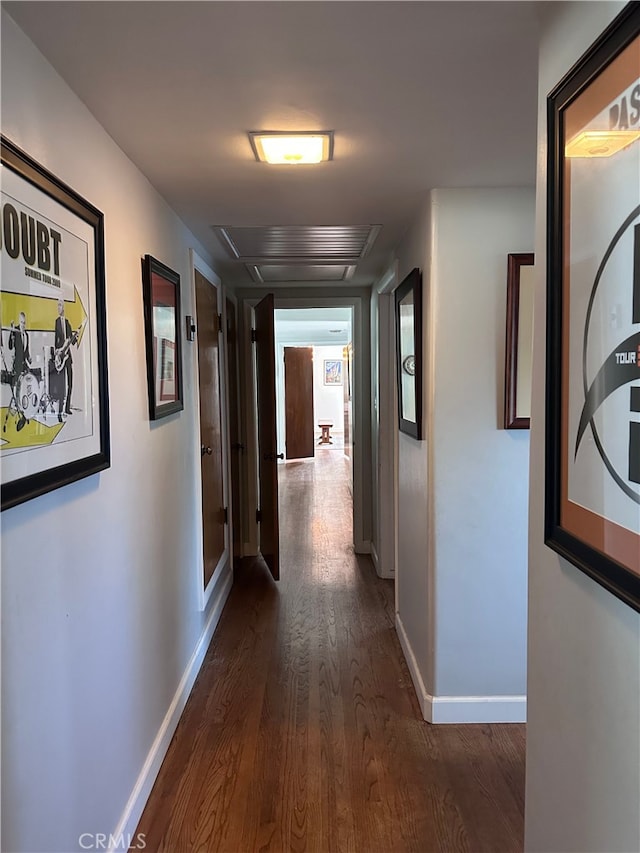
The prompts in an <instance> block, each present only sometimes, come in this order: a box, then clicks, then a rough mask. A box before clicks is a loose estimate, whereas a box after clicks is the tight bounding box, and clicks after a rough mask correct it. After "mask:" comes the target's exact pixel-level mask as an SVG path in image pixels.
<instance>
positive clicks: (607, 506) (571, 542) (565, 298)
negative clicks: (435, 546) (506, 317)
mask: <svg viewBox="0 0 640 853" xmlns="http://www.w3.org/2000/svg"><path fill="white" fill-rule="evenodd" d="M548 133H549V138H548V144H549V148H548V259H547V377H546V382H547V399H546V403H547V410H546V448H547V449H546V506H545V541H546V543H547V544H548V545H549V546H550V547H551V548H553V549H554V550H556V551H557V552H558V553H560V554H562V556H563V557H565V558H566V559H568V560H570V561H571V562H572V563H573V564H574V565H576V566H577V567H578V568H579V569H581V570H582V571H584V572H586V573H587V574H589V575H590V576H591V577H592V578H594V579H595V580H596V581H598V582H599V583H600V584H602V585H603V586H604V587H606V588H607V589H609V590H610V591H611V592H613V593H614V594H615V595H617V596H618V597H619V598H621V599H622V600H623V601H625V602H626V603H628V604H629V605H631V606H632V607H634V608H635V609H636V610H640V5H639V4H637V3H636V4H629V5H628V6H627V7H626V8H625V9H624V10H623V12H622V13H621V14H620V15H619V16H618V18H616V20H615V21H614V22H613V24H612V25H611V26H610V27H609V28H608V29H607V30H606V32H605V33H603V35H602V36H601V37H600V38H599V39H598V41H597V42H596V43H595V44H594V45H593V46H592V47H591V48H590V50H589V51H588V52H587V53H586V54H585V56H584V57H583V58H582V59H581V60H580V61H579V62H578V63H577V65H576V66H575V67H574V68H573V69H572V70H571V71H570V72H569V74H568V75H567V76H566V77H565V78H564V80H562V81H561V82H560V83H559V85H558V86H557V87H556V88H555V89H554V91H553V92H551V94H550V95H549V99H548Z"/></svg>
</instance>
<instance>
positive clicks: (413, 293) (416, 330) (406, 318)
mask: <svg viewBox="0 0 640 853" xmlns="http://www.w3.org/2000/svg"><path fill="white" fill-rule="evenodd" d="M395 303H396V371H397V382H398V429H399V430H400V432H404V433H406V434H407V435H410V436H412V438H417V439H418V440H421V439H422V274H421V272H420V270H419V269H417V268H416V269H413V270H411V272H410V273H409V275H408V276H407V277H406V278H405V279H404V280H403V281H402V282H401V283H400V284H399V285H398V287H397V289H396V291H395Z"/></svg>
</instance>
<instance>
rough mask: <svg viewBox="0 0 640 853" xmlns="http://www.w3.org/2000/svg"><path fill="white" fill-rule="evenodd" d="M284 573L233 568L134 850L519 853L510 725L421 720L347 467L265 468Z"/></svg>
mask: <svg viewBox="0 0 640 853" xmlns="http://www.w3.org/2000/svg"><path fill="white" fill-rule="evenodd" d="M279 471H280V506H281V511H280V513H281V517H280V522H281V577H282V580H281V581H280V583H279V584H277V585H276V584H275V583H274V582H273V581H272V579H271V577H270V575H269V574H268V572H267V570H266V568H265V567H264V565H263V564H262V563H261V561H258V560H255V561H251V560H249V561H244V563H243V565H242V567H241V569H240V570H239V571H238V572H237V573H236V577H235V583H234V587H233V590H232V592H231V595H230V598H229V600H228V603H227V605H226V608H225V610H224V613H223V615H222V618H221V620H220V623H219V626H218V629H217V631H216V634H215V636H214V638H213V641H212V643H211V646H210V648H209V650H208V653H207V656H206V659H205V662H204V664H203V667H202V670H201V672H200V674H199V676H198V679H197V681H196V684H195V686H194V689H193V692H192V694H191V697H190V699H189V702H188V704H187V707H186V709H185V712H184V715H183V718H182V720H181V722H180V724H179V726H178V729H177V731H176V735H175V737H174V739H173V742H172V744H171V747H170V749H169V752H168V754H167V757H166V759H165V761H164V764H163V766H162V769H161V771H160V774H159V776H158V779H157V782H156V785H155V787H154V789H153V792H152V794H151V797H150V799H149V802H148V804H147V807H146V809H145V811H144V814H143V816H142V819H141V821H140V824H139V826H138V830H137V831H138V832H142V833H145V835H146V849H147V850H149V851H156V850H163V851H170V853H187V851H189V853H190V851H196V850H198V851H207V853H208V851H228V853H253V851H259V850H260V851H263V850H264V851H274V853H280V851H289V850H293V851H313V853H324V851H334V850H349V851H355V853H374V851H379V853H383V852H384V853H392V851H393V853H396V851H397V853H401V851H416V853H427V851H446V853H450V851H469V853H478V851H491V853H498V851H518V850H521V849H522V846H523V813H524V726H521V725H485V726H475V725H470V726H439V727H435V726H429V725H428V724H427V723H425V722H423V720H422V719H421V716H420V712H419V708H418V703H417V700H416V697H415V693H414V689H413V686H412V684H411V679H410V676H409V672H408V670H407V667H406V665H405V663H404V660H403V658H402V654H401V651H400V646H399V643H398V639H397V636H396V633H395V629H394V601H393V595H394V588H393V582H392V581H388V580H380V579H379V578H377V577H376V574H375V572H374V569H373V567H372V564H371V562H370V560H369V558H367V557H357V556H355V555H354V553H353V548H352V545H351V497H350V492H349V488H348V480H347V479H345V476H344V471H345V459H344V456H343V455H342V453H340V452H339V451H337V450H335V449H328V448H327V449H318V451H317V455H316V461H315V463H312V462H306V461H305V462H294V463H288V464H286V465H282V466H280V469H279Z"/></svg>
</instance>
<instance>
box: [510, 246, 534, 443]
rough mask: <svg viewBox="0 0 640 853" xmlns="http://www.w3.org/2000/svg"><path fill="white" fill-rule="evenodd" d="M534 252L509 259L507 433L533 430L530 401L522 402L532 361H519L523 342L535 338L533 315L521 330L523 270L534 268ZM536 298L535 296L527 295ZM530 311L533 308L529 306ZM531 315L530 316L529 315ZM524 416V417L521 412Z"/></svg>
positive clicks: (521, 253) (523, 253) (529, 380)
mask: <svg viewBox="0 0 640 853" xmlns="http://www.w3.org/2000/svg"><path fill="white" fill-rule="evenodd" d="M533 265H534V256H533V252H518V253H515V252H514V253H512V254H509V255H508V256H507V329H506V342H505V366H504V428H505V429H530V428H531V399H530V397H529V400H528V401H526V403H528V405H525V401H523V400H522V399H521V397H522V393H520V394H518V391H519V390H520V391H521V389H522V385H523V384H528V385H529V386H530V384H531V361H530V360H529V362H528V364H527V365H523V364H522V358H519V355H520V351H521V344H522V342H523V339H524V338H526V339H527V341H531V338H532V334H533V313H532V311H531V314H530V319H531V323H530V327H529V328H527V329H521V325H522V320H523V316H522V311H521V308H522V302H521V296H524V295H525V294H523V293H522V292H521V291H522V288H521V284H522V282H521V272H522V268H523V267H533ZM526 295H527V296H530V297H531V298H532V297H533V293H531V294H526ZM527 307H528V308H531V309H532V308H533V306H532V305H528V306H527ZM528 313H529V312H528ZM524 370H527V371H528V374H529V376H528V383H523V376H522V372H523V371H524ZM523 411H524V412H525V414H523V413H522V412H523Z"/></svg>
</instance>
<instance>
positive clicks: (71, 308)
mask: <svg viewBox="0 0 640 853" xmlns="http://www.w3.org/2000/svg"><path fill="white" fill-rule="evenodd" d="M1 164H2V221H1V223H0V230H1V234H0V237H1V241H0V256H1V263H2V285H1V294H0V296H1V299H2V331H1V337H2V340H1V346H0V352H1V368H2V375H1V380H2V381H1V382H0V393H1V395H2V431H1V432H0V437H1V438H2V442H1V445H0V456H1V458H2V475H1V493H2V501H1V503H2V510H3V511H4V510H7V509H9V508H11V507H14V506H16V505H18V504H21V503H23V502H25V501H28V500H32V499H33V498H35V497H38V496H39V495H43V494H45V493H47V492H50V491H53V490H54V489H58V488H61V487H62V486H66V485H68V484H69V483H73V482H75V481H76V480H80V479H82V478H84V477H88V476H90V475H92V474H96V473H98V472H99V471H103V470H104V469H106V468H108V467H109V466H110V463H111V450H110V431H109V390H108V369H107V321H106V304H105V261H104V216H103V214H102V212H101V211H100V210H98V209H97V208H96V207H94V206H93V205H92V204H91V203H90V202H88V201H87V200H86V199H84V198H83V197H82V196H80V195H79V194H78V193H77V192H75V190H73V189H72V188H71V187H69V186H67V185H66V184H65V183H63V182H62V181H61V180H59V179H58V178H57V177H56V176H55V175H53V174H52V173H51V172H49V171H48V170H47V169H45V168H44V167H43V166H42V165H40V164H39V163H37V162H36V161H35V160H34V159H33V158H32V157H30V156H29V155H28V154H27V153H26V152H25V151H23V150H21V149H20V148H18V146H17V145H15V144H14V143H13V142H12V141H11V140H10V139H8V138H7V137H5V136H2V137H1Z"/></svg>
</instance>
